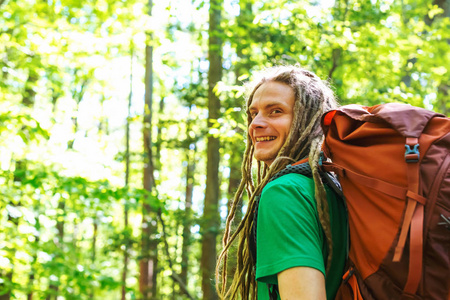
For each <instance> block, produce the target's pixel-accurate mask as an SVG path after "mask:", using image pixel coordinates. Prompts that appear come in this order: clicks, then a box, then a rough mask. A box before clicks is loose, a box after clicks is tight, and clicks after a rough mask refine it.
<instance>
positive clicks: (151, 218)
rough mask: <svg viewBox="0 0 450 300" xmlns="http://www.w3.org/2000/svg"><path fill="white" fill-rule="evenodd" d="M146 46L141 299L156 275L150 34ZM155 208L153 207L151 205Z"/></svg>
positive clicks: (145, 297) (152, 287)
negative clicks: (144, 195) (152, 195)
mask: <svg viewBox="0 0 450 300" xmlns="http://www.w3.org/2000/svg"><path fill="white" fill-rule="evenodd" d="M152 4H153V3H152V0H149V1H148V11H149V15H151V11H152ZM148 39H149V40H148V43H147V45H146V47H145V106H144V129H143V133H144V153H145V161H144V176H143V177H144V184H143V185H144V189H145V190H147V191H148V196H147V197H145V198H146V199H145V200H144V204H143V207H142V237H141V238H142V242H141V250H142V253H141V260H140V262H139V269H140V277H139V290H140V292H141V294H142V299H143V300H148V299H152V298H153V297H156V275H157V271H156V269H157V242H156V241H154V240H153V239H152V236H153V235H154V232H155V231H156V224H157V218H156V214H155V212H154V211H152V208H151V207H150V204H149V203H150V199H149V197H151V193H152V191H153V188H154V186H155V179H154V163H153V151H152V146H153V144H152V105H153V62H152V60H153V47H152V46H151V45H150V44H149V43H150V42H151V34H149V36H148ZM154 210H156V209H154Z"/></svg>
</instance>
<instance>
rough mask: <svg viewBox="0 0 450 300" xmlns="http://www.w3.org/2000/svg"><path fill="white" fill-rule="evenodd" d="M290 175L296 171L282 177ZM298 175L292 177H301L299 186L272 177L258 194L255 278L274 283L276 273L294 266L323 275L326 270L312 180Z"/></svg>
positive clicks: (321, 231) (321, 232) (298, 179)
mask: <svg viewBox="0 0 450 300" xmlns="http://www.w3.org/2000/svg"><path fill="white" fill-rule="evenodd" d="M291 175H292V176H293V175H296V174H289V175H285V176H283V177H286V178H285V179H288V178H289V177H291ZM298 176H300V175H298ZM298 176H296V177H293V179H295V180H296V181H297V182H298V181H301V183H302V185H301V189H298V188H296V187H298V185H296V187H294V188H293V187H292V186H290V187H286V186H285V185H284V184H280V182H275V181H274V182H273V183H274V184H271V185H268V186H266V189H265V190H264V191H263V194H262V196H261V201H260V206H259V209H258V221H257V227H256V229H257V247H256V248H257V259H256V277H257V280H258V281H261V282H265V283H270V284H276V283H277V274H278V273H280V272H282V271H284V270H288V269H291V268H294V267H309V268H312V269H315V270H317V272H319V273H322V276H323V274H324V273H325V266H324V259H325V253H324V252H323V251H324V238H323V230H322V228H321V225H320V222H319V221H318V216H317V209H316V206H315V205H316V204H315V200H314V196H313V195H314V183H313V182H312V181H311V182H309V181H310V179H309V178H304V179H302V178H300V177H298ZM280 179H281V178H280ZM303 183H304V184H303ZM310 185H311V186H310Z"/></svg>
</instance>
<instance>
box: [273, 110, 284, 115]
mask: <svg viewBox="0 0 450 300" xmlns="http://www.w3.org/2000/svg"><path fill="white" fill-rule="evenodd" d="M281 112H282V111H281V109H274V110H272V114H279V113H281Z"/></svg>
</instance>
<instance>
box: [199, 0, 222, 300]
mask: <svg viewBox="0 0 450 300" xmlns="http://www.w3.org/2000/svg"><path fill="white" fill-rule="evenodd" d="M222 4H223V2H222V1H221V0H211V1H210V8H209V30H208V34H209V38H208V58H209V71H208V129H209V130H210V132H209V134H208V142H207V143H208V146H207V169H206V191H205V204H204V207H203V224H202V225H203V228H202V259H201V270H202V291H203V298H204V299H211V300H212V299H216V298H217V295H216V291H215V287H214V283H213V282H212V279H213V278H214V269H215V262H216V244H217V241H216V239H217V234H218V230H219V215H218V208H219V195H220V193H219V191H220V184H219V161H220V142H219V138H218V137H217V136H214V132H213V128H214V126H215V125H216V124H217V119H218V118H219V115H220V100H219V97H218V93H217V88H216V86H217V84H218V82H219V81H220V80H221V78H222V40H221V34H220V33H221V27H220V21H221V11H222Z"/></svg>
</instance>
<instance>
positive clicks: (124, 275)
mask: <svg viewBox="0 0 450 300" xmlns="http://www.w3.org/2000/svg"><path fill="white" fill-rule="evenodd" d="M133 51H134V50H133V42H130V57H131V61H130V93H129V94H128V114H127V122H126V128H125V187H128V183H129V181H130V120H131V100H132V98H133V56H134V53H133ZM123 210H124V212H123V221H124V230H125V232H126V233H127V232H128V199H125V204H124V209H123ZM124 238H125V245H124V246H125V248H124V249H123V270H122V290H121V300H125V299H126V295H127V274H128V260H129V254H128V245H129V236H128V234H126V236H125V237H124Z"/></svg>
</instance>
